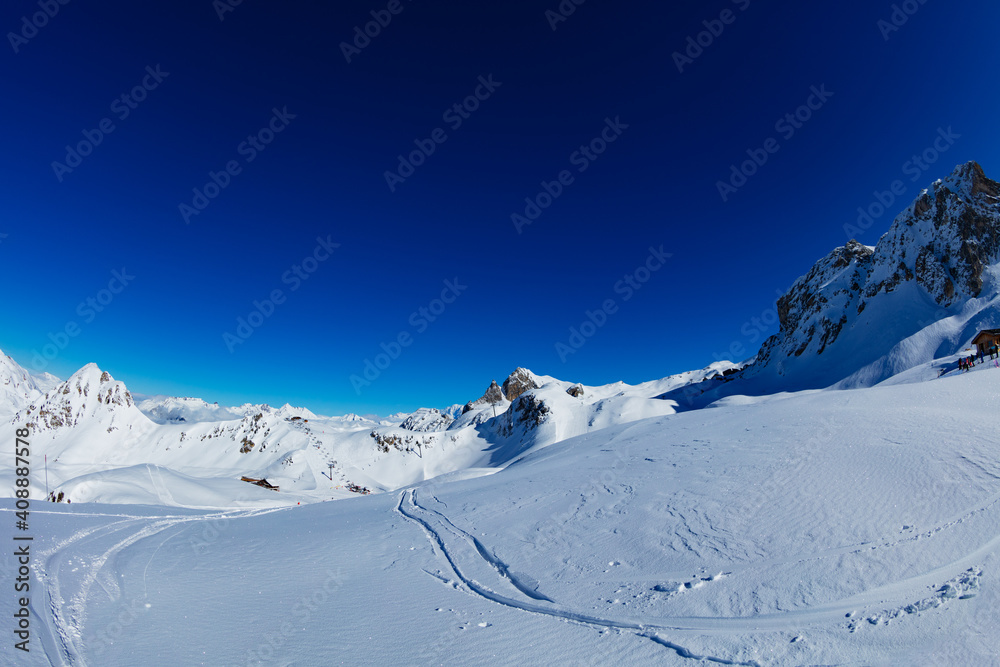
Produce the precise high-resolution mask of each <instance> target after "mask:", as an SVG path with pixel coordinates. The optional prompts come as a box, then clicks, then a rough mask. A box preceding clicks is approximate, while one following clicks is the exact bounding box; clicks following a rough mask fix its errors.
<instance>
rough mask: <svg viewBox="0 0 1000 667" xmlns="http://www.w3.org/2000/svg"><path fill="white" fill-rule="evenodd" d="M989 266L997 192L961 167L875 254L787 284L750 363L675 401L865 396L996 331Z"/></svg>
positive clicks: (998, 254)
mask: <svg viewBox="0 0 1000 667" xmlns="http://www.w3.org/2000/svg"><path fill="white" fill-rule="evenodd" d="M998 263H1000V184H998V183H997V182H996V181H993V180H991V179H989V178H987V176H986V174H985V173H984V171H983V169H982V167H981V166H980V165H979V164H977V163H975V162H969V163H966V164H963V165H959V166H958V167H956V168H955V170H954V171H953V172H952V173H951V174H950V175H949V176H948V177H947V178H944V179H941V180H938V181H935V182H934V183H932V184H931V185H930V187H929V188H927V189H926V190H923V191H922V192H921V193H920V195H918V196H917V197H916V198H915V199H914V200H913V202H912V203H911V204H910V205H909V206H908V207H907V208H906V209H905V210H904V211H903V212H901V213H900V214H899V215H898V216H896V218H895V220H894V221H893V222H892V224H891V225H890V227H889V229H888V231H886V233H885V234H884V235H883V236H882V237H881V238H880V239H879V241H878V243H877V244H876V245H875V246H874V247H869V246H865V245H862V244H861V243H858V242H857V241H854V240H852V241H850V242H848V243H847V244H846V245H844V246H841V247H839V248H836V249H834V250H833V251H832V252H830V253H829V254H828V255H826V256H825V257H823V258H822V259H820V260H819V261H818V262H816V263H815V264H814V265H813V267H812V268H811V269H810V270H809V271H808V272H807V273H806V275H804V276H802V277H800V278H799V279H798V280H796V281H795V282H794V284H793V285H792V286H791V288H790V289H789V290H788V292H787V293H785V294H784V295H783V296H781V298H779V299H778V302H777V312H778V321H779V324H780V327H779V330H778V333H777V334H775V335H774V336H772V337H771V338H769V339H768V340H767V341H765V343H764V345H763V346H762V347H761V350H760V352H759V353H758V354H757V357H756V359H755V360H754V362H753V363H752V364H750V365H748V366H747V367H746V368H745V369H744V370H743V371H742V372H741V373H738V374H735V375H733V376H731V377H726V378H723V380H722V381H718V382H715V381H709V382H706V383H702V385H701V386H700V387H698V388H697V390H695V389H694V388H687V389H685V397H682V398H688V399H691V397H692V396H696V400H693V401H691V400H689V403H691V404H695V403H696V404H707V403H709V402H711V401H712V400H717V399H718V398H720V397H722V396H726V395H730V394H732V393H744V394H751V395H760V394H764V393H770V392H773V391H788V390H797V389H808V388H821V387H828V386H832V385H835V384H838V383H840V384H839V385H838V386H868V385H871V384H875V383H877V382H881V381H882V380H885V379H886V378H888V377H891V376H892V375H895V374H897V373H900V372H902V371H905V370H907V369H909V368H912V367H914V366H916V365H918V364H922V363H926V362H928V361H931V360H932V359H935V358H937V357H940V356H946V355H950V354H955V353H957V352H958V351H959V350H960V349H961V348H962V347H964V346H965V345H967V344H968V343H969V341H971V339H972V337H973V336H975V335H976V333H978V331H979V330H980V329H981V328H989V327H996V326H998V325H1000V284H998V281H997V278H996V277H995V276H996V275H1000V265H998ZM734 380H739V382H736V383H734V384H728V383H730V382H732V381H734ZM672 398H674V396H672ZM679 402H681V403H683V400H679Z"/></svg>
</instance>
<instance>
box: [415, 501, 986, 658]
mask: <svg viewBox="0 0 1000 667" xmlns="http://www.w3.org/2000/svg"><path fill="white" fill-rule="evenodd" d="M435 500H436V498H435ZM438 502H440V501H438ZM998 502H1000V493H998V494H995V495H993V496H991V497H989V498H987V499H986V500H985V501H984V502H983V503H981V504H979V505H977V506H975V507H973V508H970V509H967V510H965V511H964V512H961V513H959V514H957V515H955V516H953V517H951V518H949V519H946V520H945V521H942V522H940V523H938V524H936V525H934V526H932V527H929V528H925V529H923V530H921V531H919V532H918V533H917V534H915V535H909V536H907V537H905V538H903V539H886V540H876V541H872V542H866V543H860V544H854V545H848V546H843V547H837V548H833V549H829V550H825V551H821V552H816V553H811V554H803V555H797V556H791V557H788V558H781V559H772V560H767V561H762V562H758V563H754V564H748V565H744V566H738V567H734V568H732V569H731V572H730V571H727V572H726V574H727V575H731V574H733V573H737V574H738V573H739V572H742V571H747V570H750V569H759V568H765V567H769V566H773V565H780V564H785V563H803V562H807V561H810V560H816V559H823V558H829V557H834V556H840V555H844V554H852V553H853V554H860V553H865V552H868V551H872V550H876V549H884V548H892V547H896V546H899V545H901V544H904V543H906V542H917V541H919V540H921V539H926V538H930V537H934V536H937V535H942V534H943V533H944V531H946V530H947V529H948V528H951V527H953V526H956V525H958V524H960V523H963V522H964V521H966V520H967V519H969V518H971V517H973V516H975V515H977V514H980V513H983V512H986V511H988V510H989V509H991V508H992V507H994V506H995V505H996V504H997V503H998ZM441 504H443V503H441ZM395 511H396V512H397V513H398V514H399V515H400V516H402V517H403V518H404V519H406V520H407V521H409V522H411V523H415V524H417V525H419V526H420V527H421V529H422V530H423V531H424V533H425V534H426V536H427V538H428V540H430V542H431V546H432V548H433V550H434V552H435V553H438V554H440V555H441V556H442V557H443V559H444V560H445V561H446V562H447V564H448V568H449V569H450V570H451V571H452V572H453V573H454V576H455V577H456V578H457V581H455V580H449V579H448V577H446V576H442V575H441V574H436V573H432V572H429V571H427V572H428V574H431V575H432V576H434V577H435V578H437V579H439V580H441V581H442V582H443V583H445V584H446V585H448V586H449V587H452V588H455V589H457V590H461V591H464V592H466V593H471V594H474V595H478V596H480V597H482V598H485V599H487V600H489V601H491V602H494V603H497V604H501V605H504V606H507V607H510V608H513V609H517V610H520V611H524V612H529V613H535V614H542V615H547V616H551V617H554V618H560V619H563V620H566V621H571V622H577V623H581V624H585V625H591V626H595V627H601V628H615V629H619V630H627V631H633V632H635V633H636V634H637V635H638V636H640V637H644V638H647V639H650V640H652V641H654V642H656V643H657V644H660V645H661V646H664V647H666V648H670V649H672V650H673V651H675V652H676V653H677V655H679V656H681V657H683V658H690V659H694V660H702V661H709V662H715V663H719V664H727V665H757V664H758V663H756V662H737V661H730V660H725V659H722V658H717V657H712V656H700V655H696V654H694V653H692V652H691V651H689V650H687V649H685V648H684V647H683V646H681V645H679V644H676V643H674V642H671V641H668V640H666V639H664V638H663V637H662V636H660V635H659V634H658V633H659V632H678V633H686V632H697V633H711V634H746V633H749V632H760V631H766V632H781V631H787V632H799V631H801V630H802V629H804V628H806V627H810V626H817V625H821V626H827V627H834V626H838V625H843V623H844V621H845V618H855V619H857V618H861V617H863V616H862V614H864V615H867V614H869V613H871V612H872V611H874V612H875V613H874V615H872V616H869V623H870V624H871V625H878V624H880V623H883V622H885V620H886V619H887V618H888V619H891V618H897V617H899V616H900V615H901V614H902V613H904V612H905V613H906V614H912V613H917V612H920V611H924V610H926V609H933V608H936V607H939V606H941V605H942V604H945V603H946V602H947V601H949V600H950V599H953V598H958V599H966V597H971V595H968V596H964V597H962V596H958V595H955V594H954V592H955V590H956V586H955V583H954V582H956V581H957V582H962V581H964V580H965V578H968V577H969V573H979V572H981V570H979V568H978V567H976V565H977V563H979V562H981V561H982V560H983V559H984V558H986V557H987V556H988V555H990V554H992V553H994V552H996V551H997V550H998V549H1000V535H996V536H993V537H992V538H991V539H989V540H988V541H987V542H985V543H984V544H982V545H981V546H979V547H978V548H976V549H974V550H973V551H971V552H969V553H967V554H965V555H964V556H962V557H960V558H958V559H957V560H955V561H953V562H951V563H947V564H945V565H942V566H939V567H936V568H934V569H932V570H930V571H928V572H924V573H922V574H919V575H916V576H914V577H910V578H907V579H903V580H900V581H896V582H892V583H889V584H885V585H883V586H880V587H877V588H873V589H870V590H867V591H864V592H862V593H859V594H857V595H853V596H851V597H848V598H845V599H842V600H837V601H833V602H828V603H824V604H819V605H815V606H813V607H811V608H808V609H802V610H795V611H788V612H780V613H772V614H761V615H758V616H753V617H673V618H659V619H650V620H646V621H640V620H633V619H606V618H600V617H596V616H591V615H588V614H582V613H577V612H574V611H572V610H569V609H565V608H563V607H561V606H560V605H559V604H558V603H556V602H555V601H554V600H551V599H550V598H548V597H547V596H540V595H538V594H537V592H536V591H534V590H533V589H529V590H528V591H525V590H523V588H524V587H523V585H522V584H520V582H519V581H518V580H517V579H515V578H512V577H511V575H510V572H509V566H508V565H507V564H506V563H503V562H502V561H500V560H499V559H498V558H497V557H496V556H495V555H493V554H491V553H490V552H489V551H488V550H487V548H486V547H485V546H484V545H482V543H481V542H480V541H479V540H478V539H476V538H474V537H473V536H472V535H470V534H469V533H468V532H467V531H465V530H463V529H461V528H458V527H457V526H456V525H455V524H454V523H453V522H452V521H451V520H450V519H448V517H446V516H445V515H443V514H442V513H440V512H438V511H436V510H433V509H429V508H426V507H424V506H422V505H420V504H419V503H418V502H417V498H416V491H415V490H412V489H411V490H407V491H404V492H403V493H402V494H401V495H400V498H399V502H398V503H397V505H396V507H395ZM462 542H464V543H465V544H464V545H463V544H461V543H462ZM469 547H472V548H471V549H470V548H469ZM476 556H478V558H479V559H481V562H480V563H479V564H477V563H476V562H474V561H475V560H476ZM482 562H485V563H487V564H489V565H490V566H492V568H493V570H494V571H495V573H496V574H499V575H500V577H501V578H503V579H506V580H507V581H508V583H510V584H512V585H513V586H514V588H516V589H517V590H518V591H519V592H521V593H522V594H524V595H525V596H526V597H528V598H531V600H530V601H527V600H524V601H522V600H516V599H513V598H510V597H506V596H504V595H501V594H499V593H497V592H495V591H494V590H492V589H490V588H489V587H487V586H486V585H484V584H483V583H482V582H480V581H477V580H476V579H474V578H473V577H472V576H470V575H469V574H468V572H470V571H473V570H476V568H477V565H479V566H480V567H479V570H478V571H479V572H481V571H482V568H481V563H482ZM425 571H426V570H425ZM975 579H976V581H977V582H978V574H975ZM942 582H945V583H944V586H941V583H942ZM977 587H978V583H976V584H975V585H974V586H972V588H977ZM929 589H930V590H935V593H933V594H932V595H930V596H928V593H927V591H928V590H929ZM543 601H544V602H549V603H551V606H545V605H541V604H538V603H539V602H543ZM887 610H895V611H887ZM876 621H878V622H876ZM856 625H857V622H856V621H852V622H851V623H850V624H849V626H848V627H849V628H850V629H851V631H854V628H855V627H856Z"/></svg>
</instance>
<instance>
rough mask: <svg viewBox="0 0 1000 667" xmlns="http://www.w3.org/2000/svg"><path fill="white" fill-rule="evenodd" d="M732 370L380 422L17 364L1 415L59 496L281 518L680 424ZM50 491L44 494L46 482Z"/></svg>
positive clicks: (501, 393) (519, 373)
mask: <svg viewBox="0 0 1000 667" xmlns="http://www.w3.org/2000/svg"><path fill="white" fill-rule="evenodd" d="M732 366H733V365H732V364H729V363H728V362H722V363H719V364H713V365H712V366H710V367H708V368H706V369H704V370H702V371H696V372H691V373H683V374H680V375H677V376H672V377H670V378H665V379H663V380H657V381H654V382H647V383H644V384H641V385H636V386H630V385H626V384H624V383H621V382H618V383H614V384H611V385H605V386H601V387H590V386H584V385H580V384H576V383H571V382H564V381H561V380H557V379H555V378H551V377H547V376H541V375H536V374H534V373H532V372H531V371H529V370H527V369H524V368H518V369H516V370H515V371H514V372H513V373H511V375H510V376H509V377H507V378H506V380H505V381H504V382H503V383H502V386H501V385H498V384H497V383H496V382H494V383H492V384H491V385H490V387H489V388H488V389H487V391H486V393H485V394H484V396H483V397H482V398H480V399H477V400H475V401H470V402H469V403H466V404H465V405H464V407H463V406H462V405H461V404H456V405H452V406H450V407H448V408H446V409H445V410H439V409H434V408H421V409H419V410H417V411H416V412H414V413H412V414H399V415H392V416H391V417H390V418H388V419H382V420H378V421H376V420H373V419H369V418H365V417H361V416H359V415H356V414H348V415H344V416H342V417H324V416H320V415H316V414H315V413H313V412H311V411H309V410H308V409H306V408H296V407H292V406H290V405H288V404H286V405H283V406H282V407H280V408H277V409H276V408H273V407H271V406H269V405H264V404H245V405H242V406H239V407H228V408H227V407H221V406H219V405H217V404H209V403H207V402H205V401H203V400H201V399H198V398H175V397H164V396H154V397H142V400H141V401H140V402H139V403H136V401H135V400H134V398H133V396H132V394H131V393H130V392H129V391H128V389H127V388H126V386H125V384H124V383H122V382H119V381H116V380H115V379H114V378H113V377H111V375H110V374H109V373H107V372H105V371H102V370H101V369H100V368H98V367H97V366H96V365H95V364H88V365H87V366H85V367H84V368H82V369H80V370H79V371H77V372H76V373H74V374H73V375H72V376H71V377H70V378H69V379H68V380H66V381H65V382H60V383H58V384H57V385H56V386H54V387H51V389H49V390H48V391H47V392H44V393H43V392H42V390H41V389H40V388H39V383H38V382H36V381H35V378H33V377H32V376H31V375H30V374H28V373H27V372H26V371H24V369H23V368H21V367H20V366H19V365H18V364H17V363H16V362H15V361H14V360H13V359H10V358H8V357H4V358H3V364H2V366H0V371H2V373H3V375H2V377H3V378H4V383H3V385H0V386H2V387H3V388H4V395H3V396H2V402H0V415H3V418H4V419H5V420H8V421H9V422H10V423H11V424H12V425H14V426H15V427H19V428H20V427H27V428H29V429H30V430H31V432H32V436H33V441H34V443H35V450H36V452H38V453H40V454H45V455H47V457H48V480H49V490H50V491H52V492H54V493H56V494H58V493H62V494H63V495H64V497H68V498H69V499H71V500H72V501H73V502H113V503H128V504H152V505H171V506H185V507H194V508H202V509H204V508H231V507H245V506H257V505H259V506H266V507H273V506H282V505H294V504H296V503H307V502H316V501H319V500H329V499H336V498H348V497H353V496H355V495H356V494H357V493H361V492H364V491H367V490H369V489H370V490H373V491H376V492H379V491H388V490H393V489H397V488H400V487H402V486H408V485H412V484H416V483H419V482H423V481H425V480H428V479H431V478H434V477H438V476H440V475H446V474H451V473H456V474H463V475H471V476H476V475H482V474H489V473H492V472H495V471H496V470H498V469H500V468H502V467H505V466H507V465H508V464H510V463H511V462H513V461H515V460H517V459H518V458H519V457H521V456H523V455H524V454H525V453H527V452H529V451H533V450H537V449H540V448H543V447H547V446H549V445H551V444H554V443H556V442H560V441H562V440H565V439H566V438H570V437H573V436H575V435H581V434H584V433H589V432H591V431H595V430H599V429H603V428H607V427H608V426H614V425H617V424H622V423H627V422H631V421H636V420H640V419H645V418H648V417H656V416H661V415H666V414H671V413H672V412H673V411H674V407H673V406H674V404H673V403H672V402H669V401H662V400H658V399H656V398H655V397H656V396H657V395H658V394H661V393H663V392H664V391H668V390H670V389H672V388H675V387H679V386H684V385H686V384H688V383H690V382H694V381H699V380H703V379H704V378H706V377H713V376H720V377H721V373H723V372H726V371H729V370H731V368H732ZM5 466H6V463H4V462H0V478H2V477H4V476H5V475H8V474H12V471H11V470H10V469H8V468H6V467H5ZM243 478H248V479H251V480H267V485H261V486H255V485H252V484H247V483H244V482H242V481H240V480H242V479H243ZM0 483H2V482H0ZM271 487H277V488H278V489H279V491H278V492H275V491H274V490H273V488H271ZM6 488H13V487H12V486H11V485H8V486H7V487H6ZM37 490H38V491H39V496H41V495H43V491H42V484H41V483H39V484H38V485H37Z"/></svg>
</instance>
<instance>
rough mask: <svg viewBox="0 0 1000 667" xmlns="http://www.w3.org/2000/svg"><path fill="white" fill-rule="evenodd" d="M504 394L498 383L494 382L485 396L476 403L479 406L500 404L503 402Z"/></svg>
mask: <svg viewBox="0 0 1000 667" xmlns="http://www.w3.org/2000/svg"><path fill="white" fill-rule="evenodd" d="M503 396H504V392H503V391H502V390H501V389H500V387H499V386H498V385H497V381H496V380H493V382H491V383H490V386H489V389H487V390H486V393H485V394H483V397H482V398H480V399H479V400H478V401H476V402H477V403H479V404H483V403H500V402H501V401H503Z"/></svg>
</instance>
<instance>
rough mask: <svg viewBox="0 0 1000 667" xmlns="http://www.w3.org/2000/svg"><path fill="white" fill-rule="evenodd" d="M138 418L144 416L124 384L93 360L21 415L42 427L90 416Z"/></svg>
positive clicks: (101, 419) (68, 424)
mask: <svg viewBox="0 0 1000 667" xmlns="http://www.w3.org/2000/svg"><path fill="white" fill-rule="evenodd" d="M136 418H139V419H140V420H145V417H144V416H143V415H142V413H141V412H140V411H139V409H138V408H137V407H136V406H135V403H134V401H133V400H132V394H130V393H129V391H128V389H127V388H126V387H125V384H124V383H122V382H118V381H116V380H115V379H114V378H113V377H111V374H110V373H108V372H107V371H102V370H101V369H100V368H98V366H97V364H93V363H91V364H87V365H86V366H84V367H83V368H81V369H80V370H78V371H77V372H76V373H73V375H71V376H70V378H69V379H68V380H66V381H65V382H63V383H61V384H59V385H57V386H56V387H55V388H54V389H52V390H51V391H49V392H48V393H47V394H45V396H44V397H42V398H41V399H40V400H39V401H38V402H37V403H36V404H34V405H31V406H29V407H28V408H27V410H25V412H24V415H23V417H20V419H23V421H25V422H26V423H28V424H29V425H30V426H31V427H32V428H33V429H39V430H45V429H57V428H62V427H73V426H77V425H78V424H81V422H82V421H84V420H90V419H93V420H97V421H98V422H104V421H110V422H111V423H112V424H114V423H116V422H117V421H121V420H125V421H132V420H134V419H136ZM108 428H112V427H111V426H109V427H108Z"/></svg>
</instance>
